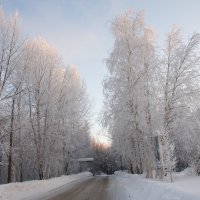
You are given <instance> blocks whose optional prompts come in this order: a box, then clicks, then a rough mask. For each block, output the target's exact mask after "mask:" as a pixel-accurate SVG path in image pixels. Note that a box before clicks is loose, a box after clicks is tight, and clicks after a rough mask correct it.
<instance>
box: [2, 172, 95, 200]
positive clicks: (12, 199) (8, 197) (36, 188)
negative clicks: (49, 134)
mask: <svg viewBox="0 0 200 200" xmlns="http://www.w3.org/2000/svg"><path fill="white" fill-rule="evenodd" d="M89 176H92V174H91V173H90V172H83V173H79V174H76V175H69V176H61V177H57V178H52V179H49V180H41V181H40V180H34V181H25V182H22V183H10V184H5V185H0V200H21V199H24V198H27V197H30V196H33V195H35V194H37V195H38V194H40V193H41V194H42V193H45V192H49V191H51V190H53V189H56V188H59V187H62V186H63V185H65V184H67V183H71V182H73V181H76V180H79V179H81V178H84V177H89Z"/></svg>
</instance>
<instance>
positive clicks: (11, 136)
mask: <svg viewBox="0 0 200 200" xmlns="http://www.w3.org/2000/svg"><path fill="white" fill-rule="evenodd" d="M14 109H15V97H14V98H13V101H12V110H11V122H10V144H9V148H10V149H9V155H8V176H7V182H8V183H11V182H12V148H13V131H14V130H13V129H14Z"/></svg>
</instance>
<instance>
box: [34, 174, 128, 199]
mask: <svg viewBox="0 0 200 200" xmlns="http://www.w3.org/2000/svg"><path fill="white" fill-rule="evenodd" d="M112 180H113V177H112V176H96V177H92V178H87V179H84V180H82V181H78V182H74V183H73V184H70V185H68V184H67V185H66V186H63V187H62V188H60V189H56V190H55V191H52V192H51V194H49V195H48V196H46V197H44V196H43V197H40V198H37V199H33V200H112V199H113V200H123V199H124V194H123V192H120V194H117V193H116V191H117V190H119V189H120V188H118V187H119V186H120V185H118V184H116V183H114V184H113V181H112ZM31 200H32V199H31Z"/></svg>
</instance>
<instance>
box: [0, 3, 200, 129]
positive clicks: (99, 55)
mask: <svg viewBox="0 0 200 200" xmlns="http://www.w3.org/2000/svg"><path fill="white" fill-rule="evenodd" d="M1 1H2V2H3V8H4V10H5V12H6V13H7V14H11V13H13V12H15V11H16V9H18V11H19V13H20V16H21V26H22V31H23V32H24V33H25V35H28V36H30V37H37V36H41V37H43V38H44V39H46V40H47V41H48V42H49V43H51V44H53V45H54V46H55V47H56V48H57V49H58V51H59V52H60V54H61V56H62V57H63V59H64V61H65V63H66V65H67V64H73V65H75V66H76V67H77V68H78V70H79V72H80V74H81V77H82V78H83V79H84V80H85V82H86V84H87V89H88V94H89V96H90V99H91V100H92V104H93V107H92V108H93V111H92V112H93V114H94V117H93V119H96V117H97V114H98V112H99V111H100V110H101V107H102V101H103V95H102V83H101V82H102V79H103V77H104V75H105V73H106V67H105V62H103V60H104V59H105V58H106V57H108V55H109V52H111V50H112V46H113V38H112V35H111V33H110V22H111V20H112V19H113V18H114V17H115V16H116V15H117V14H120V13H122V12H123V11H125V10H127V9H130V8H131V9H136V10H141V9H142V10H145V12H146V15H145V16H146V23H147V24H149V25H150V26H152V27H153V28H155V29H156V30H157V33H158V38H159V41H163V39H164V36H165V34H166V33H167V32H168V31H169V30H170V28H171V27H172V26H173V25H174V24H175V25H177V26H180V27H181V28H182V29H183V31H184V32H185V33H186V34H189V33H192V32H194V31H196V32H200V1H199V0H165V1H164V0H1ZM161 39H162V40H161ZM93 124H95V120H93ZM97 129H98V128H97V124H96V125H94V127H93V130H94V131H97Z"/></svg>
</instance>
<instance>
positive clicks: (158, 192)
mask: <svg viewBox="0 0 200 200" xmlns="http://www.w3.org/2000/svg"><path fill="white" fill-rule="evenodd" d="M173 176H174V182H173V183H168V182H162V181H156V180H147V179H145V178H144V176H143V175H131V174H127V173H124V172H116V173H115V177H114V179H113V181H114V182H115V183H117V184H118V185H119V186H118V187H119V188H120V187H121V189H122V190H121V191H123V193H124V194H125V196H126V197H124V199H127V200H128V199H129V200H130V199H131V200H200V177H197V176H194V175H191V174H187V173H176V174H174V175H173ZM124 191H125V192H124ZM118 192H119V191H118Z"/></svg>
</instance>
